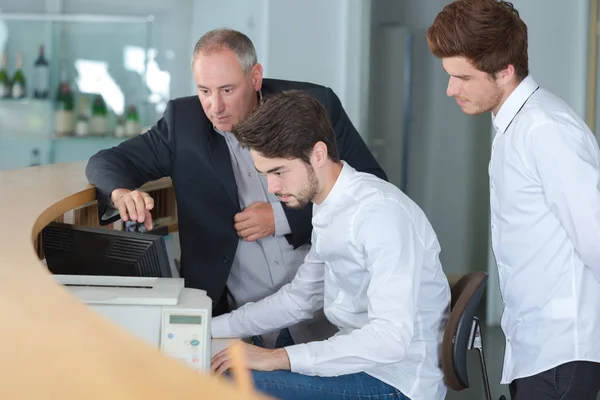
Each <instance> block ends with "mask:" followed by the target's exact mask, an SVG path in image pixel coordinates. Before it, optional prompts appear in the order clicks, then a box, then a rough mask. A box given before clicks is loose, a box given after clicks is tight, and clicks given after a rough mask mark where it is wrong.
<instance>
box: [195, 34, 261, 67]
mask: <svg viewBox="0 0 600 400" xmlns="http://www.w3.org/2000/svg"><path fill="white" fill-rule="evenodd" d="M223 47H227V48H229V49H230V50H231V51H233V53H234V54H235V56H236V57H237V59H238V61H239V63H240V65H241V66H242V70H243V71H244V72H245V73H249V72H250V71H251V70H252V68H253V67H254V66H255V65H256V63H257V62H258V61H257V58H256V50H255V49H254V45H253V44H252V41H251V40H250V38H249V37H248V36H246V35H244V34H243V33H241V32H238V31H234V30H233V29H226V28H219V29H214V30H212V31H209V32H207V33H205V34H204V35H203V36H202V37H201V38H200V40H198V41H197V42H196V46H194V54H193V55H192V65H193V64H194V60H195V59H196V57H197V56H198V54H199V53H203V54H210V53H212V52H215V51H220V50H222V49H223Z"/></svg>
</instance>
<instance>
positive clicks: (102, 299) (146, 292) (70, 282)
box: [53, 275, 184, 306]
mask: <svg viewBox="0 0 600 400" xmlns="http://www.w3.org/2000/svg"><path fill="white" fill-rule="evenodd" d="M53 277H54V278H55V280H56V281H57V282H58V283H60V284H62V285H64V286H65V287H66V288H67V289H69V290H70V291H71V293H73V294H74V295H76V296H77V297H78V298H79V299H80V300H81V301H82V302H84V303H87V304H128V305H161V306H162V305H165V306H173V305H177V303H178V300H179V295H180V293H181V291H182V290H183V287H184V279H183V278H142V277H134V276H97V275H53Z"/></svg>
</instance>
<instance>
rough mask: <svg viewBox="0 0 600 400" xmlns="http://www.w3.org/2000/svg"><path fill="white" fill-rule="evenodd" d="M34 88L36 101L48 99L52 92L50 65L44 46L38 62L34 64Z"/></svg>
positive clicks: (41, 48)
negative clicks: (49, 93) (50, 91)
mask: <svg viewBox="0 0 600 400" xmlns="http://www.w3.org/2000/svg"><path fill="white" fill-rule="evenodd" d="M33 69H34V71H33V75H34V83H33V84H34V88H33V97H35V98H36V99H46V98H48V92H49V90H50V65H49V63H48V60H46V56H45V55H44V46H43V45H42V46H40V51H39V54H38V58H37V60H35V63H34V64H33Z"/></svg>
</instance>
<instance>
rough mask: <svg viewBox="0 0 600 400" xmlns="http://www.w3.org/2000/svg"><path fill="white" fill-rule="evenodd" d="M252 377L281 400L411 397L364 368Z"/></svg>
mask: <svg viewBox="0 0 600 400" xmlns="http://www.w3.org/2000/svg"><path fill="white" fill-rule="evenodd" d="M252 378H253V379H254V386H255V387H256V389H257V390H258V391H259V392H262V393H264V394H266V395H269V396H272V397H275V398H277V399H282V400H287V399H293V400H326V399H332V400H359V399H364V400H367V399H368V400H380V399H381V400H383V399H385V400H410V399H409V398H408V397H406V396H404V395H403V394H402V392H400V391H399V390H398V389H396V388H394V387H393V386H390V385H388V384H386V383H383V382H382V381H380V380H379V379H377V378H373V377H372V376H371V375H368V374H366V373H364V372H359V373H357V374H349V375H342V376H335V377H320V376H308V375H302V374H297V373H295V372H290V371H271V372H264V371H252Z"/></svg>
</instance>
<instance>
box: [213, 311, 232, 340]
mask: <svg viewBox="0 0 600 400" xmlns="http://www.w3.org/2000/svg"><path fill="white" fill-rule="evenodd" d="M229 317H230V314H223V315H219V316H218V317H214V318H213V319H212V320H211V321H210V331H211V336H212V338H214V339H222V338H231V337H233V332H232V329H231V324H230V323H229V321H230V318H229Z"/></svg>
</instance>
